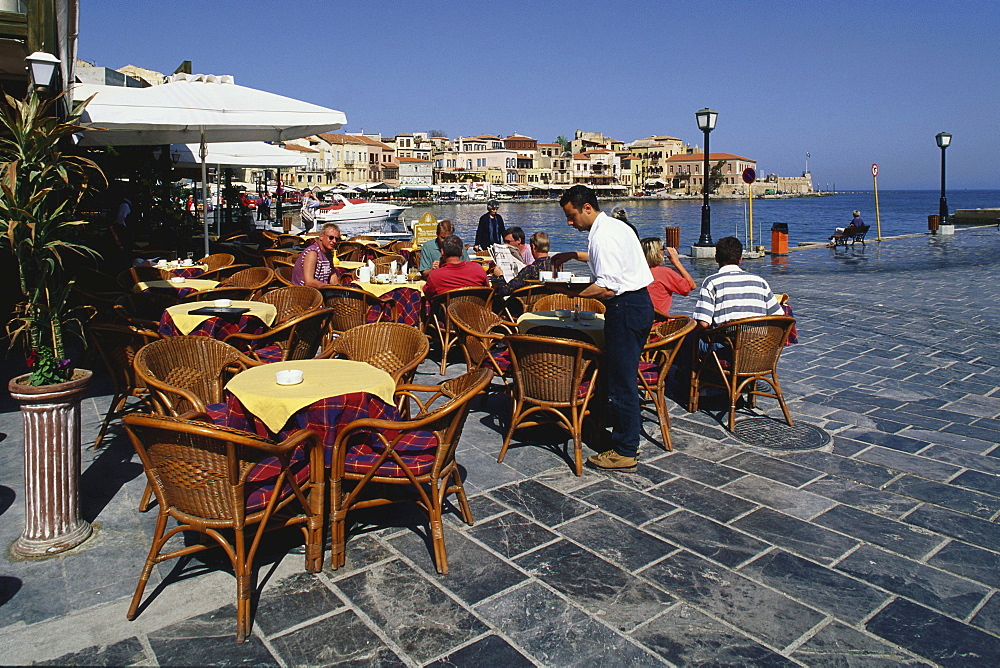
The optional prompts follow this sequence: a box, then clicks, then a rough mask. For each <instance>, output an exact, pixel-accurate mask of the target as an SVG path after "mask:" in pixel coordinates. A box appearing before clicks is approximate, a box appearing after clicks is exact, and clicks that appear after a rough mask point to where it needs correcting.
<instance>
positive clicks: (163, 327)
mask: <svg viewBox="0 0 1000 668" xmlns="http://www.w3.org/2000/svg"><path fill="white" fill-rule="evenodd" d="M205 305H206V306H211V302H206V303H205ZM158 331H159V332H160V334H162V335H163V336H183V335H182V334H181V332H180V330H179V329H177V325H175V324H174V319H173V318H171V317H170V313H169V312H167V311H164V312H163V315H162V316H161V317H160V326H159V328H158ZM266 331H267V325H265V324H264V321H263V320H261V319H260V318H258V317H257V316H255V315H250V314H249V313H243V314H241V315H240V316H239V317H238V318H227V317H221V316H215V317H212V318H207V319H206V320H205V321H204V322H202V323H201V324H200V325H198V326H197V327H195V328H194V329H193V330H191V333H190V334H188V336H209V337H211V338H213V339H218V340H220V341H221V340H222V339H224V338H226V337H227V336H229V335H230V334H236V333H237V332H242V333H244V334H263V333H264V332H266Z"/></svg>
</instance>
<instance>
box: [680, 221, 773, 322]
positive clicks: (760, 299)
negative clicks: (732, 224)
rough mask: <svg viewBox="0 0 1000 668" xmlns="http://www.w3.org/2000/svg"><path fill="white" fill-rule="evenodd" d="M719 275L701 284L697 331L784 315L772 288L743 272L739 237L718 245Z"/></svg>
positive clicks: (716, 250) (696, 318)
mask: <svg viewBox="0 0 1000 668" xmlns="http://www.w3.org/2000/svg"><path fill="white" fill-rule="evenodd" d="M715 261H716V262H717V263H718V264H719V271H718V272H717V273H715V274H712V275H711V276H709V277H708V278H706V279H705V281H704V282H703V283H702V284H701V292H700V293H699V295H698V303H697V304H695V307H694V314H693V315H692V317H693V318H694V319H695V321H697V323H698V327H700V328H701V329H707V328H709V327H717V326H719V325H722V324H725V323H727V322H730V321H732V320H739V319H741V318H753V317H757V316H762V315H781V314H782V313H783V311H782V309H781V305H780V304H778V300H777V299H775V298H774V293H772V292H771V286H769V285H768V284H767V281H765V280H764V279H763V278H761V277H760V276H755V275H753V274H748V273H747V272H745V271H743V270H742V269H740V263H741V262H742V261H743V244H741V243H740V240H739V239H737V238H736V237H724V238H722V239H719V241H718V242H717V243H716V244H715Z"/></svg>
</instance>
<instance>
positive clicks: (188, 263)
mask: <svg viewBox="0 0 1000 668" xmlns="http://www.w3.org/2000/svg"><path fill="white" fill-rule="evenodd" d="M192 264H194V260H181V266H182V267H190V266H191V265H192Z"/></svg>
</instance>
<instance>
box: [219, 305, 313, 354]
mask: <svg viewBox="0 0 1000 668" xmlns="http://www.w3.org/2000/svg"><path fill="white" fill-rule="evenodd" d="M331 315H332V313H331V312H330V309H325V308H323V309H318V310H315V311H310V312H309V313H302V314H300V315H297V316H295V317H294V318H292V319H291V320H288V321H286V322H284V323H283V324H281V325H278V326H277V327H272V328H271V329H269V330H267V331H266V332H264V333H263V334H245V333H243V332H237V333H235V334H230V335H229V336H227V337H226V338H225V339H224V342H225V343H228V344H229V345H231V346H235V347H236V348H237V349H238V350H240V351H242V352H244V353H245V354H246V355H247V357H249V358H251V359H253V360H254V361H256V362H258V363H261V364H263V363H268V362H288V361H290V360H310V359H313V358H315V357H316V355H317V353H318V352H319V351H320V349H321V347H322V343H323V336H324V335H325V334H326V332H327V327H328V325H327V322H328V321H329V319H330V316H331ZM326 355H327V353H324V355H321V357H323V356H326Z"/></svg>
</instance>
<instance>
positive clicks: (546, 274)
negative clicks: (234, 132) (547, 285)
mask: <svg viewBox="0 0 1000 668" xmlns="http://www.w3.org/2000/svg"><path fill="white" fill-rule="evenodd" d="M552 276H553V274H552V272H551V271H540V272H538V280H540V281H551V280H552Z"/></svg>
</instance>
